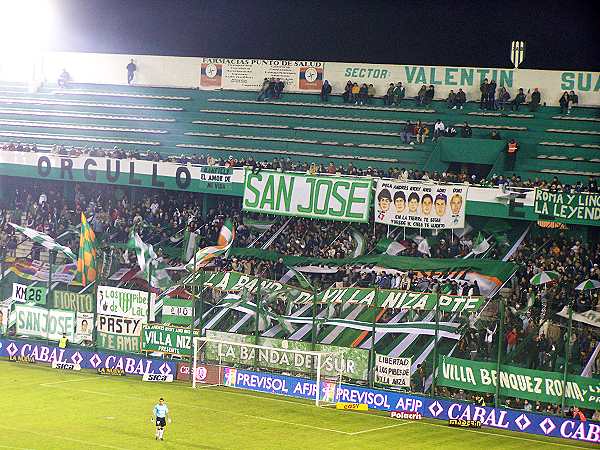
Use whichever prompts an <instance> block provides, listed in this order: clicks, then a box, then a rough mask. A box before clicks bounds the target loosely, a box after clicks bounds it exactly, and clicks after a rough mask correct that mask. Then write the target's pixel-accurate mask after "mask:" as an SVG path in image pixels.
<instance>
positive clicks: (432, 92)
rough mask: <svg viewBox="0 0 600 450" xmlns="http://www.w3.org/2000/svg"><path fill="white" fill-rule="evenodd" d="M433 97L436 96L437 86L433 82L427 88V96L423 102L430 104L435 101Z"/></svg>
mask: <svg viewBox="0 0 600 450" xmlns="http://www.w3.org/2000/svg"><path fill="white" fill-rule="evenodd" d="M433 97H435V88H434V87H433V84H430V85H429V87H428V88H427V90H426V91H425V98H424V99H423V104H425V105H429V104H430V103H431V102H432V101H433Z"/></svg>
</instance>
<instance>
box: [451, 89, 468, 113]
mask: <svg viewBox="0 0 600 450" xmlns="http://www.w3.org/2000/svg"><path fill="white" fill-rule="evenodd" d="M465 103H467V94H465V91H463V90H462V88H458V92H457V93H456V100H455V107H454V108H453V109H456V107H457V106H458V109H463V106H464V104H465Z"/></svg>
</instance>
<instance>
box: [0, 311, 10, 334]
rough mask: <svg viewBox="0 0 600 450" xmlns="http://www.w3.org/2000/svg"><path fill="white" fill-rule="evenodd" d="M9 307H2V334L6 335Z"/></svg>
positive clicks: (0, 322) (0, 327) (0, 317)
mask: <svg viewBox="0 0 600 450" xmlns="http://www.w3.org/2000/svg"><path fill="white" fill-rule="evenodd" d="M9 314H10V307H9V306H0V334H5V333H6V329H7V328H8V323H9Z"/></svg>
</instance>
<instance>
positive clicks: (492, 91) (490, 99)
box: [486, 80, 496, 110]
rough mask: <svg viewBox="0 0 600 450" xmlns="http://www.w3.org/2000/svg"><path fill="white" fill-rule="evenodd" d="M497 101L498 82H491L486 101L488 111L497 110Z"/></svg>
mask: <svg viewBox="0 0 600 450" xmlns="http://www.w3.org/2000/svg"><path fill="white" fill-rule="evenodd" d="M495 101H496V80H492V81H490V84H489V85H488V88H487V100H486V109H489V110H494V109H496V105H495Z"/></svg>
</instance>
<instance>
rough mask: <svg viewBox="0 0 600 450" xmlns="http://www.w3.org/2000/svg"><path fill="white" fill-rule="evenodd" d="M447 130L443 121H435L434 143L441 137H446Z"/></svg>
mask: <svg viewBox="0 0 600 450" xmlns="http://www.w3.org/2000/svg"><path fill="white" fill-rule="evenodd" d="M445 129H446V126H445V125H444V122H442V121H441V119H438V120H436V121H435V125H434V127H433V141H434V142H435V141H437V139H438V138H439V137H440V136H443V135H444V130H445Z"/></svg>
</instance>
